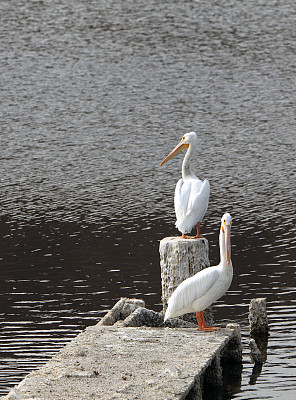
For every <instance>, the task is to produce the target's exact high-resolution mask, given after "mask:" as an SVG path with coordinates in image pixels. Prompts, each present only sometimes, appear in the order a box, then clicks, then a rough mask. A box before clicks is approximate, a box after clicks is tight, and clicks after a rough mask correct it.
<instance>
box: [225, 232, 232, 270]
mask: <svg viewBox="0 0 296 400" xmlns="http://www.w3.org/2000/svg"><path fill="white" fill-rule="evenodd" d="M225 248H226V261H227V264H228V265H229V264H230V259H231V250H230V225H226V226H225Z"/></svg>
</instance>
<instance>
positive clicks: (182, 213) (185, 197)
mask: <svg viewBox="0 0 296 400" xmlns="http://www.w3.org/2000/svg"><path fill="white" fill-rule="evenodd" d="M184 148H188V149H187V152H186V154H185V157H184V160H183V164H182V178H181V179H180V180H179V181H178V183H177V185H176V189H175V198H174V203H175V212H176V217H177V221H176V227H177V228H178V229H179V231H180V232H181V233H182V238H184V239H186V238H189V237H188V236H186V235H185V233H189V232H191V230H192V228H193V227H194V225H196V229H197V233H196V236H195V238H199V237H201V236H200V222H201V220H202V219H203V217H204V215H205V213H206V211H207V208H208V203H209V196H210V184H209V181H208V180H207V179H205V180H204V181H201V180H200V179H198V178H197V177H196V176H195V175H194V173H193V172H192V170H191V168H190V160H191V158H192V156H193V154H194V152H195V150H196V148H197V137H196V133H195V132H189V133H186V134H185V135H184V136H183V138H182V140H181V142H180V143H179V144H178V145H177V146H176V147H175V148H174V150H173V151H171V153H170V154H169V155H168V156H167V157H166V158H165V159H164V160H163V161H162V162H161V164H160V165H163V164H164V163H166V162H167V161H168V160H170V159H171V158H172V157H174V156H175V155H176V154H178V153H179V151H181V150H182V149H184Z"/></svg>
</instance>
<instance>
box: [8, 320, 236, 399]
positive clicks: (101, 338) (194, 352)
mask: <svg viewBox="0 0 296 400" xmlns="http://www.w3.org/2000/svg"><path fill="white" fill-rule="evenodd" d="M234 334H235V333H234V330H230V329H219V330H218V331H215V332H199V331H197V330H196V329H192V328H174V329H171V328H151V327H136V328H135V327H128V328H127V327H123V326H101V325H99V324H97V325H95V326H92V327H89V328H87V329H85V330H84V331H83V332H82V333H81V334H79V335H78V336H77V337H76V338H75V339H73V340H72V341H71V342H70V343H69V344H67V345H66V346H65V347H64V348H63V349H62V350H61V351H60V352H59V353H57V354H56V355H55V356H54V357H53V358H52V359H51V360H50V361H49V362H48V363H47V364H45V365H44V366H43V367H41V368H40V369H39V370H37V371H33V372H31V373H30V374H29V375H28V376H27V377H26V378H25V379H24V380H23V381H22V382H21V383H20V384H19V385H18V386H16V387H15V388H14V389H13V390H12V391H11V392H10V394H8V395H7V396H5V397H4V398H3V399H6V400H8V399H10V400H12V399H14V400H19V399H35V400H36V399H39V400H41V399H42V400H75V399H79V400H86V399H106V400H108V399H125V400H126V399H129V400H136V399H140V400H146V399H147V400H152V399H153V400H158V399H159V400H165V399H185V398H186V396H187V394H188V393H189V391H190V390H191V389H192V388H193V387H194V385H196V383H197V384H198V382H199V380H200V377H201V376H202V374H203V373H204V372H205V370H206V368H207V367H209V366H210V365H211V363H212V362H213V361H214V362H213V364H214V363H217V360H218V359H219V358H220V352H221V351H225V347H227V343H228V342H229V341H231V339H233V335H234ZM196 386H198V385H196ZM196 390H197V389H196ZM197 392H198V390H197Z"/></svg>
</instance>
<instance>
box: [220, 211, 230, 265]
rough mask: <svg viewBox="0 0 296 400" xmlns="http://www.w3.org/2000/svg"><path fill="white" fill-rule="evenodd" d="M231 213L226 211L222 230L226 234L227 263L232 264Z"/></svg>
mask: <svg viewBox="0 0 296 400" xmlns="http://www.w3.org/2000/svg"><path fill="white" fill-rule="evenodd" d="M231 221H232V219H231V215H230V214H229V213H225V214H224V215H223V217H222V218H221V232H222V235H223V236H224V240H225V249H226V261H227V264H228V265H229V264H230V259H231V249H230V227H231Z"/></svg>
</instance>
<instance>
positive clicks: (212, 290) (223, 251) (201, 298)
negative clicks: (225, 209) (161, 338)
mask: <svg viewBox="0 0 296 400" xmlns="http://www.w3.org/2000/svg"><path fill="white" fill-rule="evenodd" d="M230 226H231V215H230V214H228V213H226V214H224V215H223V217H222V219H221V229H220V236H219V244H220V264H218V265H216V266H215V267H208V268H205V269H203V270H202V271H199V272H198V273H197V274H195V275H193V276H191V277H190V278H188V279H186V280H185V281H183V282H182V283H181V284H180V285H179V286H178V287H177V289H176V290H175V291H174V293H173V294H172V296H171V297H170V299H169V301H168V308H167V310H166V313H165V318H164V320H165V321H166V320H167V319H169V318H172V317H178V316H180V315H183V314H187V313H191V312H196V319H197V322H198V329H199V330H200V331H214V330H216V329H218V328H217V327H208V326H207V325H206V323H205V320H204V316H203V310H205V309H206V308H207V307H209V306H210V305H211V304H212V303H214V301H216V300H218V299H219V298H220V297H222V296H223V295H224V294H225V293H226V291H227V290H228V288H229V286H230V284H231V281H232V276H233V268H232V262H231V253H230Z"/></svg>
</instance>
